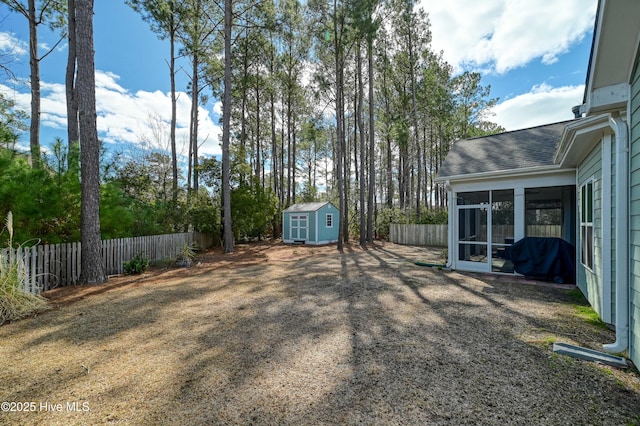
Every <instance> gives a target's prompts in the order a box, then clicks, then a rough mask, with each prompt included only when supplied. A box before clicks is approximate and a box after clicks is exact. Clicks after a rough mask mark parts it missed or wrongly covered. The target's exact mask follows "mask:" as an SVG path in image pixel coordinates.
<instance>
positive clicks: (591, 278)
mask: <svg viewBox="0 0 640 426" xmlns="http://www.w3.org/2000/svg"><path fill="white" fill-rule="evenodd" d="M590 179H593V235H594V245H593V250H594V260H593V270H589V269H588V268H586V267H585V266H584V265H582V263H581V262H580V255H579V254H580V253H581V252H582V246H581V238H580V234H578V236H579V237H578V238H577V240H578V241H577V244H576V252H577V253H578V256H577V258H578V271H577V272H578V274H577V281H578V283H577V284H578V287H579V288H580V290H581V291H582V293H583V294H584V295H585V297H586V298H587V300H588V301H589V303H591V306H592V307H593V309H595V311H596V312H598V314H599V315H600V316H602V143H598V144H597V145H596V146H595V147H594V148H593V150H592V151H591V152H590V153H589V155H587V157H586V158H585V159H584V161H583V162H582V163H581V164H580V166H579V167H578V188H577V192H578V194H580V187H581V186H582V185H583V184H584V183H586V182H588V181H589V180H590ZM580 204H581V203H578V205H579V206H580ZM580 208H582V207H580ZM578 217H580V214H578Z"/></svg>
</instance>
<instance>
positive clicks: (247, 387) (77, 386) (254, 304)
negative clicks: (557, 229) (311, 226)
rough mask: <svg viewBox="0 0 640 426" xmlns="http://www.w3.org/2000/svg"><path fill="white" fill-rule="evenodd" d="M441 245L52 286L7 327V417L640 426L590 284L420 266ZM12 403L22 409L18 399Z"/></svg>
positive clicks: (633, 382) (639, 383) (265, 255)
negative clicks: (591, 310) (589, 354)
mask: <svg viewBox="0 0 640 426" xmlns="http://www.w3.org/2000/svg"><path fill="white" fill-rule="evenodd" d="M441 253H442V249H428V248H424V247H422V248H420V247H407V246H398V245H394V244H390V243H383V242H379V243H376V245H375V246H374V247H369V248H368V249H366V250H364V249H361V248H359V247H356V246H352V247H347V248H345V250H344V252H343V253H339V252H338V251H337V250H336V247H335V246H328V247H308V246H285V245H283V244H282V243H261V244H253V245H244V246H237V247H236V252H235V253H234V254H231V255H223V254H221V253H220V252H219V251H211V252H207V253H205V254H202V255H201V257H200V258H199V261H198V263H197V264H196V265H194V266H192V267H191V268H182V269H160V268H155V269H152V270H150V271H149V272H147V273H146V274H145V275H143V276H131V277H114V278H111V279H110V280H109V282H108V283H107V284H105V285H100V286H91V287H66V288H61V289H57V290H54V291H52V292H49V293H48V294H47V297H49V298H50V299H51V301H52V303H53V304H54V305H55V308H54V309H52V310H51V311H49V312H46V313H44V314H41V315H39V316H37V317H34V318H29V319H26V320H22V321H19V322H16V323H12V324H6V325H4V326H2V327H0V400H1V401H3V405H2V411H1V412H0V424H2V425H13V424H25V425H32V424H43V425H49V424H58V425H72V424H86V425H97V424H136V425H151V424H167V425H199V424H212V425H215V424H243V425H244V424H256V425H262V424H269V425H272V424H278V425H322V424H326V425H335V424H339V425H342V424H367V425H369V424H384V425H387V424H406V425H417V424H420V425H431V424H432V425H452V424H455V425H459V424H478V425H493V424H495V425H504V424H517V425H534V424H535V425H547V424H548V425H586V424H593V425H629V424H640V379H639V376H638V374H637V372H636V371H637V370H635V369H634V368H630V369H627V370H618V369H614V368H612V367H607V366H603V365H598V364H594V363H590V362H585V361H579V360H575V359H572V358H568V357H565V356H561V355H557V354H554V353H553V352H552V344H553V342H560V341H561V342H567V343H572V344H578V345H581V346H585V347H588V348H592V349H597V350H600V349H601V345H602V344H603V343H610V342H612V341H614V340H615V336H614V333H613V332H611V331H610V330H608V329H607V328H606V327H600V326H598V325H597V324H594V321H592V320H591V319H589V318H588V317H586V316H584V314H583V313H581V312H582V310H583V309H581V307H582V305H584V301H583V300H580V298H579V297H577V295H576V291H575V289H573V290H571V289H570V288H559V287H557V286H556V287H553V286H550V285H541V284H534V283H531V282H528V281H524V280H519V279H516V278H505V277H501V278H496V277H495V276H489V275H479V274H466V273H460V272H455V271H444V270H439V269H437V268H427V267H422V266H417V265H415V264H414V263H413V262H414V261H417V260H419V261H424V262H434V263H435V262H439V261H441V259H440V256H441ZM7 403H8V404H7Z"/></svg>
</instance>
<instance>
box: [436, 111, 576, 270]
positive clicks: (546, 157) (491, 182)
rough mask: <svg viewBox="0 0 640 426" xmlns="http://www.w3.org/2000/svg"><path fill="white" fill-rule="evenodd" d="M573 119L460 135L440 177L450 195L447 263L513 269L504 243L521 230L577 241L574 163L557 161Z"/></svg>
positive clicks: (523, 234) (518, 235)
mask: <svg viewBox="0 0 640 426" xmlns="http://www.w3.org/2000/svg"><path fill="white" fill-rule="evenodd" d="M569 123H570V122H561V123H554V124H549V125H546V126H538V127H533V128H529V129H523V130H516V131H513V132H506V133H500V134H497V135H491V136H485V137H481V138H475V139H467V140H461V141H457V142H456V143H454V144H453V146H452V147H451V150H450V152H449V154H448V155H447V157H446V159H445V161H444V162H443V164H442V166H441V168H440V170H439V172H438V177H437V180H438V181H440V182H444V183H445V184H446V187H447V190H448V194H449V217H450V218H451V220H449V244H448V246H449V263H450V266H451V267H452V268H454V269H461V270H466V271H477V272H502V273H513V272H514V270H513V264H511V262H510V261H509V260H508V259H507V258H506V256H505V250H506V248H507V247H509V246H510V245H511V244H512V243H513V242H514V241H519V240H521V239H522V238H524V237H537V236H540V237H559V238H563V239H565V240H567V241H568V242H570V243H572V244H575V216H576V201H575V169H573V168H567V167H561V166H559V165H557V164H555V163H554V156H555V153H556V151H557V148H558V146H559V145H560V139H561V137H562V134H563V132H564V129H565V127H566V126H567V124H569Z"/></svg>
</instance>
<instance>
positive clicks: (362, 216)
mask: <svg viewBox="0 0 640 426" xmlns="http://www.w3.org/2000/svg"><path fill="white" fill-rule="evenodd" d="M357 43H358V48H357V51H356V56H357V58H356V60H357V70H356V74H357V75H358V89H357V92H358V104H357V108H356V116H357V117H356V118H357V122H358V133H359V134H360V179H359V180H360V182H359V184H360V185H359V186H360V188H359V192H360V194H359V195H360V197H359V198H360V211H359V212H358V213H359V216H360V245H361V246H364V245H365V244H366V243H367V231H366V220H365V204H364V203H365V197H364V193H365V174H364V171H365V164H366V154H365V150H364V147H365V143H364V120H363V118H362V105H363V98H364V93H363V92H364V87H363V84H362V52H361V50H362V49H361V48H360V46H361V44H362V43H361V42H360V41H358V42H357Z"/></svg>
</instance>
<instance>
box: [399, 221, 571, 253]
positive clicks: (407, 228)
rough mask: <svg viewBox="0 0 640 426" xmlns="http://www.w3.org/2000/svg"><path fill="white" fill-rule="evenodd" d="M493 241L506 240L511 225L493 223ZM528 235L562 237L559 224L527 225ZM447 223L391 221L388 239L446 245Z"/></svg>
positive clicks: (511, 232)
mask: <svg viewBox="0 0 640 426" xmlns="http://www.w3.org/2000/svg"><path fill="white" fill-rule="evenodd" d="M492 233H493V241H494V242H498V241H508V240H509V239H510V238H511V236H512V235H513V225H494V226H493V228H492ZM526 234H527V236H529V237H558V238H561V237H562V226H560V225H527V231H526ZM448 235H449V231H448V225H416V224H409V225H405V224H399V223H392V224H391V225H390V229H389V239H390V240H391V242H392V243H396V244H404V245H410V246H434V247H447V246H448V238H447V237H448ZM479 235H484V238H485V239H486V236H487V230H486V227H484V229H483V228H482V227H481V229H480V232H479Z"/></svg>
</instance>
